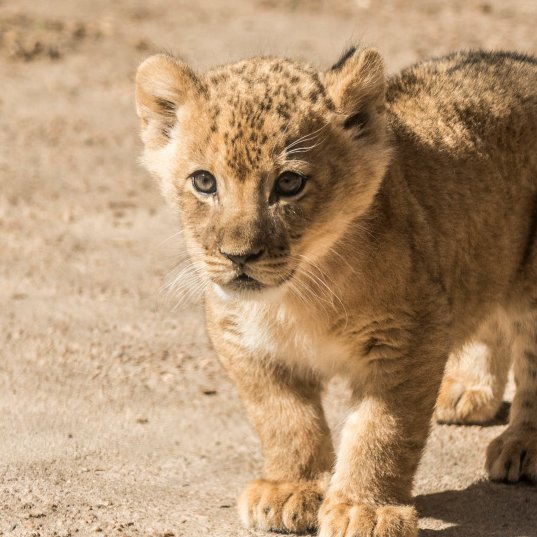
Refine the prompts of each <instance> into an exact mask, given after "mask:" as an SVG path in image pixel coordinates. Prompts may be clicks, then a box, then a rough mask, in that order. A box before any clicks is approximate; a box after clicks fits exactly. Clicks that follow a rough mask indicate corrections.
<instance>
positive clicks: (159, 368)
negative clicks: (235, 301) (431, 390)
mask: <svg viewBox="0 0 537 537" xmlns="http://www.w3.org/2000/svg"><path fill="white" fill-rule="evenodd" d="M536 23H537V2H536V1H535V0H527V1H522V0H519V1H512V2H505V1H503V0H494V1H476V0H464V1H454V2H449V1H444V2H442V1H433V0H426V1H419V0H415V1H409V0H384V1H380V0H378V1H375V0H371V1H369V0H354V1H353V2H351V1H348V2H345V1H332V2H328V1H326V2H323V1H320V0H250V1H248V0H237V1H233V2H218V1H215V0H213V1H204V0H198V1H196V2H186V1H176V2H171V1H168V2H165V1H162V0H145V1H140V0H137V1H126V0H115V1H114V2H110V1H108V0H91V1H89V0H78V1H73V0H41V1H39V2H37V1H36V0H17V1H16V2H13V1H8V0H3V1H1V0H0V77H1V78H0V79H1V80H2V85H1V88H2V89H1V92H0V323H1V328H2V329H1V331H0V355H1V356H0V535H10V536H11V535H13V536H33V537H39V536H58V537H60V536H63V537H67V536H75V535H99V534H100V535H106V536H120V535H121V536H139V535H143V536H160V537H163V536H169V537H171V536H189V537H197V536H211V537H224V536H226V537H231V536H233V537H245V536H248V535H250V536H253V535H256V536H257V535H264V534H263V533H261V532H259V533H256V532H252V531H248V530H245V529H242V528H241V527H240V525H239V523H238V518H237V516H236V512H235V505H234V502H235V497H236V495H237V494H238V492H239V491H240V489H241V487H242V486H243V485H244V484H245V483H246V482H247V481H248V480H249V479H251V478H253V477H256V476H257V475H258V474H259V472H260V468H261V459H260V454H259V445H258V442H257V440H256V438H255V436H254V434H253V432H252V430H251V429H250V427H249V425H248V423H247V421H246V418H245V416H244V413H243V412H242V409H241V405H240V403H239V401H238V399H237V396H236V393H235V391H234V388H233V386H232V385H231V384H230V382H229V381H228V380H227V379H226V377H225V375H224V374H223V372H222V371H221V369H220V367H219V365H218V362H217V360H216V357H215V355H214V353H213V351H212V350H211V348H210V345H209V343H208V341H207V337H206V335H205V333H204V328H203V321H202V316H201V312H200V309H199V306H198V305H196V304H195V303H193V304H189V305H186V306H183V307H181V308H175V307H174V306H175V300H174V298H173V297H166V293H165V292H163V291H161V289H162V286H163V284H164V282H165V281H166V275H167V274H168V273H169V272H170V271H172V270H173V269H174V267H176V266H177V265H180V264H181V260H182V259H184V255H185V253H184V249H183V246H182V244H181V241H180V239H179V238H178V236H177V235H175V236H174V234H175V232H176V231H177V224H176V222H174V220H173V218H172V217H171V215H170V213H169V212H168V210H167V209H166V208H165V206H164V203H163V202H162V201H161V199H160V196H159V193H158V190H157V188H156V185H154V184H153V182H152V180H151V179H150V178H149V177H148V175H147V174H146V173H145V172H144V171H143V170H142V169H141V168H140V166H139V165H138V164H137V155H138V154H139V152H140V142H139V140H138V136H137V120H136V117H135V113H134V104H133V78H134V72H135V69H136V66H137V64H138V63H139V62H140V61H141V60H142V59H143V58H144V57H145V56H147V55H148V54H150V53H152V52H154V51H157V50H161V49H167V50H172V51H176V52H178V53H180V54H181V55H183V56H184V57H185V58H186V59H187V60H189V61H191V62H192V63H193V65H194V66H196V67H197V68H200V69H203V68H206V67H208V66H211V65H214V64H218V63H223V62H227V61H230V60H233V59H237V58H240V57H244V56H248V55H254V54H260V53H265V54H268V53H270V54H284V55H289V56H293V57H298V58H304V59H307V60H309V61H311V62H313V63H314V64H315V65H318V66H320V67H326V66H328V65H330V63H331V62H333V61H334V60H335V59H336V58H337V56H338V54H339V53H340V52H341V50H342V49H343V48H345V47H346V46H347V45H349V44H350V43H352V42H356V41H358V42H362V43H367V44H372V45H374V46H376V47H377V48H378V49H380V51H381V52H383V53H384V54H385V57H386V59H387V64H388V67H389V70H390V71H394V70H396V69H399V68H400V67H402V66H403V65H405V64H408V63H410V62H412V61H415V60H417V59H420V58H422V57H426V56H429V55H436V54H441V53H444V52H448V51H451V50H454V49H457V48H463V47H478V46H480V47H487V48H506V49H518V50H521V51H526V52H535V51H536V50H537V32H536V30H535V27H536ZM170 236H171V237H170ZM168 237H170V238H169V239H168ZM345 396H346V391H345V388H344V387H343V386H341V384H339V383H335V384H334V386H332V388H331V390H330V392H329V395H328V398H327V406H328V409H329V415H330V419H331V422H332V423H333V424H334V425H335V426H337V425H338V424H339V423H340V422H341V419H342V417H343V415H344V403H345ZM501 428H502V425H495V426H491V427H485V428H481V427H450V426H436V427H435V428H434V430H433V434H432V437H431V439H430V442H429V444H428V448H427V451H426V453H425V457H424V459H423V463H422V465H421V468H420V471H419V475H418V478H417V482H416V489H415V492H416V495H417V505H418V507H419V510H420V513H421V515H422V516H423V519H422V522H421V525H422V528H423V530H422V534H421V535H422V536H427V537H434V536H437V535H438V536H439V537H440V536H441V537H480V536H483V537H484V536H487V537H491V536H498V537H500V536H501V537H522V536H524V537H531V536H533V537H534V536H537V487H533V488H532V487H530V486H516V487H508V486H502V485H491V484H489V483H487V482H486V481H483V477H484V473H483V470H482V467H483V462H484V451H485V448H486V445H487V443H488V442H489V440H491V439H492V438H493V437H495V436H496V435H497V434H498V433H499V432H500V431H501Z"/></svg>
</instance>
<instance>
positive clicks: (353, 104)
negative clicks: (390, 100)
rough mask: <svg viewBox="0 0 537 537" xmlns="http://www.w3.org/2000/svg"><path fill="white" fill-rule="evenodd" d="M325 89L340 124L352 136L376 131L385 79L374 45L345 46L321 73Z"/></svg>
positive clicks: (382, 104)
mask: <svg viewBox="0 0 537 537" xmlns="http://www.w3.org/2000/svg"><path fill="white" fill-rule="evenodd" d="M323 81H324V84H325V87H326V90H327V92H328V94H329V95H330V97H331V98H332V100H333V101H334V104H335V105H336V108H337V110H338V112H340V113H341V114H343V116H344V121H343V127H344V128H345V129H348V130H350V131H351V132H352V134H353V136H354V137H355V138H362V137H364V136H369V135H371V136H374V135H375V134H380V133H379V130H380V129H381V128H382V126H383V124H384V114H383V112H384V101H385V94H386V80H385V74H384V61H383V59H382V57H381V55H380V54H379V53H378V52H377V51H376V50H374V49H370V48H365V49H357V48H356V47H353V48H351V49H349V50H348V51H347V52H346V53H345V54H344V55H343V56H342V57H341V58H340V59H339V61H338V62H337V63H336V64H335V65H334V66H333V67H332V68H331V69H330V70H329V71H326V72H325V73H324V74H323Z"/></svg>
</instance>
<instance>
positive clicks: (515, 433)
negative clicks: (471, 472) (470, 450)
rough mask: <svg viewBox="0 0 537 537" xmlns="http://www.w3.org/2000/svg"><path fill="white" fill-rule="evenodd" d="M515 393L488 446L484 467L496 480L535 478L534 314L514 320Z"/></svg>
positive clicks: (536, 373)
mask: <svg viewBox="0 0 537 537" xmlns="http://www.w3.org/2000/svg"><path fill="white" fill-rule="evenodd" d="M513 336H514V342H513V367H514V373H515V383H516V393H515V397H514V399H513V404H512V405H511V413H510V417H509V427H507V429H506V430H505V431H504V432H503V433H502V434H501V435H500V436H499V437H498V438H496V439H495V440H493V441H492V442H491V444H490V446H489V447H488V449H487V471H488V473H489V475H490V477H491V479H494V480H496V481H507V482H510V483H514V482H516V481H519V480H520V479H523V478H526V479H529V480H531V481H534V482H537V314H532V315H528V316H527V317H526V318H525V319H523V320H521V321H518V322H515V323H513Z"/></svg>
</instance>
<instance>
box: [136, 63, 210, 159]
mask: <svg viewBox="0 0 537 537" xmlns="http://www.w3.org/2000/svg"><path fill="white" fill-rule="evenodd" d="M201 91H202V84H201V82H200V80H199V79H198V77H197V76H196V74H195V73H194V71H192V69H190V67H188V65H186V64H185V63H183V62H181V61H180V60H177V59H176V58H174V57H172V56H168V55H166V54H156V55H155V56H151V57H149V58H147V59H146V60H145V61H144V62H143V63H142V64H141V65H140V67H138V71H137V72H136V113H137V114H138V117H139V118H140V119H141V123H142V140H143V142H144V144H145V145H146V147H148V148H151V149H153V148H158V147H161V146H162V145H164V144H165V143H166V142H167V141H168V139H169V136H170V132H171V130H172V128H173V127H174V126H175V124H176V123H177V121H178V111H179V110H180V108H181V106H183V105H184V104H185V103H187V102H189V101H192V100H194V99H197V98H198V97H199V95H200V93H201Z"/></svg>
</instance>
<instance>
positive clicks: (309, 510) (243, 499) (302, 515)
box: [239, 479, 323, 533]
mask: <svg viewBox="0 0 537 537" xmlns="http://www.w3.org/2000/svg"><path fill="white" fill-rule="evenodd" d="M322 499H323V497H322V491H321V488H320V486H319V485H318V484H317V483H313V482H302V483H290V482H285V481H269V480H265V479H259V480H257V481H252V482H251V483H250V484H249V485H248V486H247V487H246V489H245V490H244V491H243V493H242V494H241V496H240V498H239V514H240V517H241V520H242V522H243V524H244V525H245V526H247V527H251V528H258V529H262V530H272V531H282V532H292V533H305V532H307V531H310V530H315V529H316V528H317V512H318V510H319V507H320V505H321V502H322Z"/></svg>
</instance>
